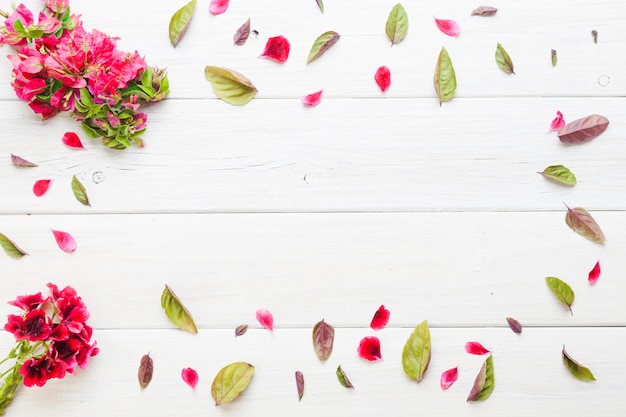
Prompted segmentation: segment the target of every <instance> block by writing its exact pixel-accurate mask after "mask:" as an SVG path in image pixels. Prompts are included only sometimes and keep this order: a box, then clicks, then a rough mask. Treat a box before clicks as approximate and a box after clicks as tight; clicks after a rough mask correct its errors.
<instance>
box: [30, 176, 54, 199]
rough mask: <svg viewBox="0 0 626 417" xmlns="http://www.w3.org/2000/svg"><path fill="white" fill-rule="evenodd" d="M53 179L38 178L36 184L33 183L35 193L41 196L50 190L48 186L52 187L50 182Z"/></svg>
mask: <svg viewBox="0 0 626 417" xmlns="http://www.w3.org/2000/svg"><path fill="white" fill-rule="evenodd" d="M51 182H52V180H38V181H35V185H33V193H34V194H35V195H36V196H37V197H41V196H42V195H44V194H45V193H46V191H48V187H50V183H51Z"/></svg>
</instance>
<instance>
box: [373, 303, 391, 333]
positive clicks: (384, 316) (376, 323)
mask: <svg viewBox="0 0 626 417" xmlns="http://www.w3.org/2000/svg"><path fill="white" fill-rule="evenodd" d="M389 314H390V313H389V310H387V309H386V308H385V306H384V305H381V306H380V307H378V310H376V313H374V317H372V322H371V323H370V327H371V328H372V329H374V330H380V329H382V328H384V327H385V326H386V325H387V323H389Z"/></svg>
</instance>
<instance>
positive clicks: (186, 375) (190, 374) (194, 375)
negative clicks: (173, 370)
mask: <svg viewBox="0 0 626 417" xmlns="http://www.w3.org/2000/svg"><path fill="white" fill-rule="evenodd" d="M181 377H182V378H183V381H185V384H187V385H189V386H190V387H191V388H193V389H196V385H198V372H196V371H195V370H194V369H191V368H185V369H183V370H182V372H181Z"/></svg>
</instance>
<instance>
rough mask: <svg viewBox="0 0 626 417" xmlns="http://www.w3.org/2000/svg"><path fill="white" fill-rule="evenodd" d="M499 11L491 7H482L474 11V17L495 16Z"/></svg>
mask: <svg viewBox="0 0 626 417" xmlns="http://www.w3.org/2000/svg"><path fill="white" fill-rule="evenodd" d="M497 12H498V9H496V8H495V7H491V6H480V7H477V8H475V9H474V10H472V16H493V15H494V14H496V13H497Z"/></svg>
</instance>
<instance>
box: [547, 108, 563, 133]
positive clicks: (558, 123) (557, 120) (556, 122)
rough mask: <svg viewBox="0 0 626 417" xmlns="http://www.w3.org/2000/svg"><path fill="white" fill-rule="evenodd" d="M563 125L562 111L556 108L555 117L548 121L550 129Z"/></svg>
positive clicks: (556, 128)
mask: <svg viewBox="0 0 626 417" xmlns="http://www.w3.org/2000/svg"><path fill="white" fill-rule="evenodd" d="M563 126H565V120H563V113H561V112H560V111H558V110H557V112H556V117H555V118H554V120H552V123H550V130H559V129H560V128H562V127H563Z"/></svg>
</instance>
